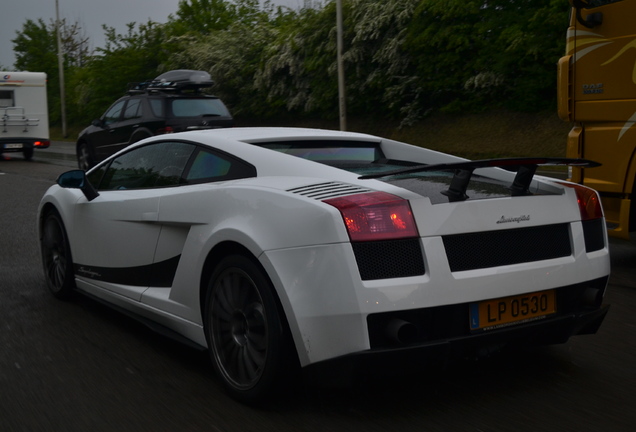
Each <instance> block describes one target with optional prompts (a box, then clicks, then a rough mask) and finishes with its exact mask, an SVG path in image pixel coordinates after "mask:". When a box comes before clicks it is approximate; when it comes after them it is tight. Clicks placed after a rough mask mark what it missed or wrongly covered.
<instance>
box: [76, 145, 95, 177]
mask: <svg viewBox="0 0 636 432" xmlns="http://www.w3.org/2000/svg"><path fill="white" fill-rule="evenodd" d="M77 166H78V167H79V169H82V170H84V171H88V170H89V169H91V168H93V167H94V166H95V158H94V157H93V155H92V153H91V150H90V149H89V148H88V144H86V143H85V142H80V143H79V144H78V145H77Z"/></svg>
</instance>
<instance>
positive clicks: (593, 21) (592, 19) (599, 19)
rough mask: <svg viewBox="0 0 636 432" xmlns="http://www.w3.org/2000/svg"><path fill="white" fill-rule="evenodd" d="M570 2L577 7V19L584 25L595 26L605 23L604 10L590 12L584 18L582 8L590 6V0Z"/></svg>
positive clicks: (572, 0) (571, 0)
mask: <svg viewBox="0 0 636 432" xmlns="http://www.w3.org/2000/svg"><path fill="white" fill-rule="evenodd" d="M570 4H571V5H572V7H574V9H576V20H577V21H578V22H579V23H580V24H581V25H582V26H584V27H587V28H594V27H596V26H600V25H601V24H603V12H596V13H593V14H589V15H587V16H586V17H585V19H583V16H582V14H581V10H582V9H587V8H589V7H590V2H589V0H570Z"/></svg>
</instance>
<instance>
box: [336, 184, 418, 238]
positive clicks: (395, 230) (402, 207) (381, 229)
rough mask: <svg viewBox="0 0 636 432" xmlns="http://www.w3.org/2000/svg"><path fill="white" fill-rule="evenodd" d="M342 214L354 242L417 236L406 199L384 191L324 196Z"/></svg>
mask: <svg viewBox="0 0 636 432" xmlns="http://www.w3.org/2000/svg"><path fill="white" fill-rule="evenodd" d="M324 202H325V203H327V204H329V205H332V206H334V207H335V208H337V209H338V210H339V211H340V214H342V218H343V220H344V223H345V225H346V227H347V232H348V233H349V238H350V239H351V241H354V242H363V241H375V240H389V239H390V240H393V239H401V238H412V237H418V236H419V234H418V231H417V227H416V225H415V219H414V218H413V213H412V212H411V206H410V205H409V202H408V201H407V200H405V199H403V198H400V197H397V196H395V195H391V194H388V193H385V192H369V193H363V194H357V195H349V196H346V197H339V198H332V199H327V200H324Z"/></svg>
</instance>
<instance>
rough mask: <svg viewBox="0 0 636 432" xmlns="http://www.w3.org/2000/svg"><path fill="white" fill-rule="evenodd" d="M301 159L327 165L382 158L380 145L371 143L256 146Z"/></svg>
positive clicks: (270, 143)
mask: <svg viewBox="0 0 636 432" xmlns="http://www.w3.org/2000/svg"><path fill="white" fill-rule="evenodd" d="M256 145H258V146H261V147H265V148H268V149H271V150H276V151H279V152H281V153H287V154H290V155H293V156H297V157H300V158H302V159H309V160H312V161H316V162H323V163H328V164H335V165H337V164H338V163H351V162H357V163H371V162H374V161H377V160H381V159H383V158H384V154H383V153H382V149H380V145H379V144H377V143H372V142H355V141H337V140H328V141H324V140H312V141H282V142H269V143H259V144H256Z"/></svg>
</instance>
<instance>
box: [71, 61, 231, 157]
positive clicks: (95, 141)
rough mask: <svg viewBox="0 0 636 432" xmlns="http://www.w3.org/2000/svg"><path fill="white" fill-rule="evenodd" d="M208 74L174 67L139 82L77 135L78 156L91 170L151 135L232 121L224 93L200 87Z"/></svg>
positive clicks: (209, 82)
mask: <svg viewBox="0 0 636 432" xmlns="http://www.w3.org/2000/svg"><path fill="white" fill-rule="evenodd" d="M213 84H214V83H213V81H212V80H211V79H210V74H208V73H207V72H203V71H193V70H174V71H170V72H166V73H164V74H162V75H159V76H158V77H157V78H155V79H154V80H152V81H148V82H144V83H138V84H135V85H133V86H132V87H131V89H130V90H128V94H127V95H126V96H124V97H122V98H120V99H118V100H117V101H116V102H115V103H114V104H113V105H111V107H110V108H108V110H106V112H105V113H104V115H103V116H102V117H101V118H100V119H98V120H93V123H92V125H91V126H89V127H87V128H86V129H84V130H83V131H82V132H81V133H80V134H79V138H78V140H77V148H76V151H77V162H78V165H79V167H80V168H81V169H84V170H88V169H89V168H91V167H93V166H94V165H95V164H96V163H98V162H100V161H102V160H104V159H105V158H107V157H108V156H110V155H112V154H113V153H115V152H117V151H119V150H121V149H122V148H124V147H126V146H128V145H129V144H132V143H134V142H137V141H139V140H142V139H144V138H148V137H150V136H153V135H159V134H165V133H172V132H183V131H189V130H201V129H215V128H225V127H231V126H232V125H233V119H232V116H231V115H230V112H229V111H228V109H227V108H226V107H225V105H224V104H223V102H222V101H221V99H219V98H217V97H216V96H209V95H205V94H203V93H202V90H201V89H203V88H207V87H211V86H212V85H213Z"/></svg>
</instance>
